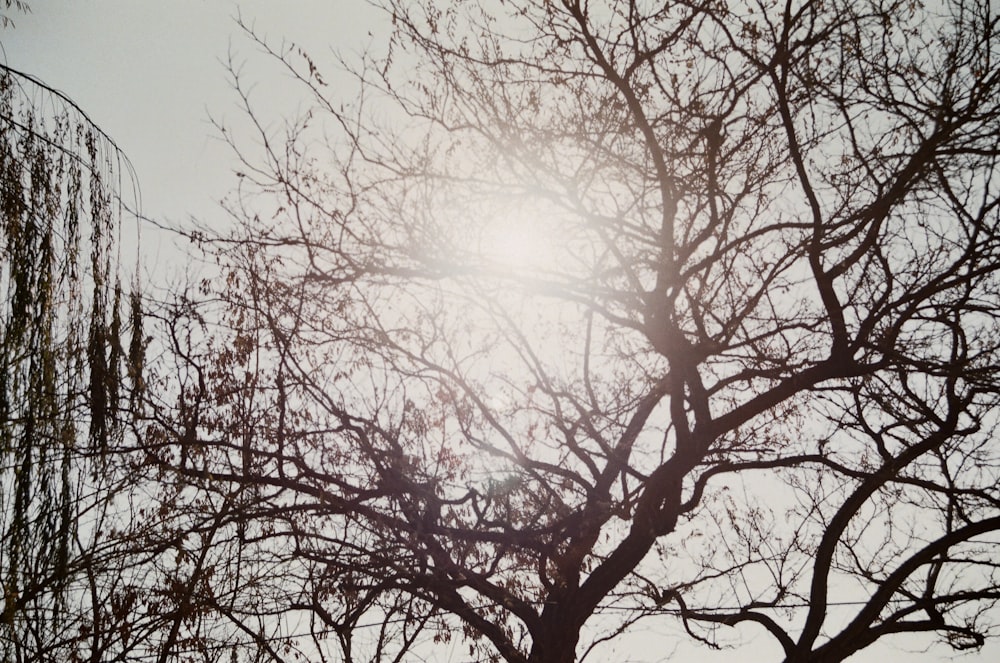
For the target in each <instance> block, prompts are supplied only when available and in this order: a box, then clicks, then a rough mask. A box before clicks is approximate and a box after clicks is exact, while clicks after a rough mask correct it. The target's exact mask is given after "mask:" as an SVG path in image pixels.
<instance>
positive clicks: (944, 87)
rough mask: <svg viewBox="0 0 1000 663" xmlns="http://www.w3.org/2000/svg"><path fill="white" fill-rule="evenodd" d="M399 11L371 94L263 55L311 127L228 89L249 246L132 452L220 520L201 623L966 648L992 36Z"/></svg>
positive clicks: (839, 6) (980, 564)
mask: <svg viewBox="0 0 1000 663" xmlns="http://www.w3.org/2000/svg"><path fill="white" fill-rule="evenodd" d="M386 9H387V12H389V14H390V15H391V20H392V25H393V32H392V36H391V39H390V40H389V42H388V44H387V46H386V49H385V50H384V51H381V52H377V53H372V54H369V55H368V56H367V57H365V58H363V59H362V61H361V62H360V63H355V64H354V65H353V68H352V71H354V72H355V75H356V81H357V86H358V87H357V91H356V92H352V93H350V94H344V90H343V89H330V88H329V87H327V86H326V83H325V81H326V79H325V78H324V74H323V73H322V66H321V64H320V65H317V63H316V62H314V61H313V59H311V57H310V56H309V55H307V54H305V53H303V52H301V51H300V50H298V49H296V48H295V47H294V46H288V45H285V46H281V47H278V46H275V45H272V44H269V43H268V42H266V41H265V40H263V39H261V40H259V45H260V46H261V47H262V48H264V49H265V50H266V51H268V52H269V53H271V55H273V56H274V57H275V58H276V59H277V61H278V62H279V63H280V64H281V65H282V66H284V67H286V68H287V71H288V72H289V73H290V74H291V75H292V76H294V77H295V78H296V79H297V80H298V82H299V83H300V84H301V85H302V86H303V89H304V90H305V91H306V92H307V93H308V94H309V95H310V97H311V99H312V106H311V107H310V108H308V110H307V111H306V112H304V113H303V115H302V116H301V117H299V118H297V119H293V120H291V121H289V122H288V123H287V125H286V126H287V131H285V132H283V133H279V132H277V131H274V130H273V129H272V128H270V127H272V126H273V125H272V124H269V123H268V122H267V121H266V119H265V118H263V117H262V115H261V114H260V112H259V111H257V109H256V108H255V106H254V104H253V97H252V95H251V94H250V93H249V91H248V88H247V87H246V86H245V84H244V81H243V79H242V78H241V76H240V75H239V73H238V72H234V84H235V86H236V88H237V91H238V92H239V93H240V95H241V98H242V99H243V101H244V102H245V104H246V109H247V111H248V115H249V118H250V119H251V120H252V121H251V123H250V124H249V125H248V126H249V127H250V128H251V130H254V131H257V132H259V133H258V134H257V135H256V136H255V137H254V139H253V141H252V142H253V143H254V144H257V145H260V146H261V149H260V150H259V151H257V152H253V151H251V150H249V149H248V147H247V146H248V145H249V144H250V142H251V141H249V140H242V141H241V140H240V139H239V138H238V137H237V136H238V135H239V131H236V130H234V129H233V128H232V127H223V130H224V135H227V136H230V137H231V140H232V142H233V146H234V148H235V149H236V150H237V153H238V154H239V155H241V156H242V158H243V159H244V168H243V170H242V172H240V173H239V177H240V178H241V186H240V189H239V191H238V193H237V195H236V196H235V197H234V198H233V200H232V201H231V204H230V207H229V209H230V212H231V214H232V217H233V219H234V221H235V222H236V223H237V225H238V226H239V229H238V230H237V231H236V232H235V233H234V234H232V235H229V236H225V237H216V238H215V240H214V241H211V238H210V237H209V240H210V241H208V242H207V244H206V247H207V249H208V250H209V251H210V252H211V253H214V255H215V257H216V259H217V260H218V261H219V263H220V264H221V265H222V269H223V271H224V273H225V275H226V278H225V280H224V282H220V287H218V288H215V287H213V286H212V284H206V291H207V292H208V293H209V298H210V300H211V302H212V306H213V309H212V310H214V311H216V314H217V317H214V318H212V320H213V322H211V324H209V323H207V322H206V325H208V326H205V327H203V328H202V331H197V330H192V328H191V325H193V324H194V322H192V321H191V320H190V319H185V321H183V322H182V321H178V320H177V319H176V318H175V319H174V321H173V322H174V324H173V327H174V328H175V329H178V330H184V334H181V333H179V332H178V333H176V334H175V335H174V338H175V340H176V341H177V344H176V346H175V352H174V353H173V359H172V360H171V362H172V364H171V366H170V367H166V366H161V368H160V370H161V371H162V373H161V375H162V376H163V377H162V379H164V380H166V379H168V378H167V377H166V376H168V375H169V376H170V378H169V379H171V380H174V381H175V383H176V384H179V385H181V386H180V392H179V393H178V394H177V400H176V403H174V408H173V409H170V408H167V409H166V410H164V411H163V413H162V414H161V415H160V417H159V421H158V422H157V423H156V425H154V426H152V428H151V429H150V432H149V433H148V437H147V438H146V439H147V441H148V440H150V439H151V440H154V442H152V443H149V442H147V443H148V444H149V445H150V446H149V447H148V448H149V449H150V450H151V452H152V453H153V454H154V455H155V457H156V463H157V467H158V468H161V469H162V468H169V471H171V472H174V473H175V474H176V475H177V476H179V477H182V481H183V484H184V489H183V490H184V491H186V494H188V495H189V496H190V499H189V500H187V501H186V502H185V503H186V504H187V505H188V506H189V507H190V506H191V505H194V504H195V502H196V501H197V500H201V501H202V502H203V505H207V507H206V508H208V509H209V511H210V513H211V514H213V515H212V520H211V523H212V525H211V529H210V531H209V533H208V534H205V533H202V534H201V536H200V539H199V541H200V543H199V544H198V546H194V549H197V550H200V552H199V553H198V554H199V555H201V557H199V559H200V560H202V559H204V560H208V559H211V560H214V561H213V562H211V563H209V562H205V564H207V565H208V566H200V567H196V568H195V569H194V570H193V571H192V572H191V576H190V577H191V578H192V579H193V578H194V577H195V576H196V575H198V574H199V573H200V574H204V573H205V571H204V569H206V568H212V569H213V570H214V576H213V580H211V581H209V580H207V579H206V580H204V582H203V583H202V584H201V585H200V587H201V589H199V590H198V592H197V595H198V597H200V598H199V600H201V601H203V602H207V603H206V605H208V606H209V607H210V611H211V610H214V611H216V612H215V613H213V614H215V615H216V616H219V615H221V616H223V617H224V618H225V619H226V620H230V621H232V622H234V623H236V624H237V625H239V627H240V628H241V629H242V630H243V631H244V632H245V633H247V634H251V633H252V634H253V636H252V637H254V638H257V639H258V641H257V642H258V643H259V642H260V641H261V640H267V641H269V642H271V641H273V640H272V639H270V638H269V637H268V636H267V635H265V633H266V632H270V631H268V629H271V628H275V629H277V628H278V627H277V626H276V624H277V623H278V622H279V616H281V618H282V619H285V620H286V621H284V622H283V623H284V624H285V626H286V627H287V628H288V631H287V632H294V631H295V629H294V628H291V627H290V626H288V625H289V624H292V623H296V624H300V625H302V626H303V627H304V626H305V625H306V624H308V625H309V626H308V628H306V629H305V631H303V632H308V633H311V634H313V635H314V636H315V637H316V640H315V641H314V642H313V644H310V645H307V644H303V641H301V640H300V641H298V642H299V646H301V647H306V648H307V649H306V650H307V651H311V650H310V649H308V648H309V647H320V648H326V647H327V646H328V645H327V644H326V642H327V640H332V641H334V642H336V643H339V647H340V649H341V652H340V654H339V655H340V656H343V657H344V658H345V659H347V660H392V659H393V657H396V658H397V659H399V658H402V657H404V655H405V651H406V650H407V649H408V648H410V647H413V646H424V647H432V646H433V645H434V643H438V644H441V643H448V642H449V641H451V640H452V639H454V638H459V637H461V638H462V639H463V640H466V641H467V642H468V644H469V652H470V654H471V655H472V656H473V657H474V658H476V659H477V660H479V659H483V660H497V659H502V660H506V661H511V662H521V661H572V660H577V659H579V658H583V657H584V656H585V655H587V654H588V653H591V652H592V651H596V650H599V648H600V647H601V645H602V643H605V642H607V641H609V640H612V641H613V640H615V639H617V638H627V637H628V632H629V630H630V629H631V628H632V627H633V625H634V624H635V623H637V622H639V621H640V620H644V619H648V620H667V619H671V620H679V623H680V624H681V625H682V626H683V628H684V629H685V630H686V631H687V633H688V634H689V635H690V637H692V638H694V639H696V640H697V641H700V642H702V643H704V644H705V645H707V646H715V645H717V644H718V643H720V642H725V639H724V638H725V634H724V633H722V632H721V631H720V629H722V628H723V627H731V626H734V625H742V624H744V623H745V624H747V625H748V626H753V627H756V628H759V629H762V630H763V631H764V632H766V633H767V634H769V635H770V636H771V637H773V638H774V640H775V641H776V642H777V643H778V645H779V646H780V649H781V650H782V651H783V652H784V659H785V660H786V661H840V660H843V659H845V658H846V657H848V656H850V655H851V654H853V653H855V652H857V651H858V650H860V649H863V648H865V647H867V646H868V645H870V644H872V643H873V642H875V641H877V640H880V639H882V638H884V637H887V636H892V635H896V634H912V633H914V632H929V633H934V634H936V635H938V636H939V637H940V638H941V639H942V640H943V641H945V642H947V643H949V644H950V645H951V646H953V647H955V648H958V649H965V648H975V647H978V646H981V645H982V643H983V642H984V638H985V637H986V635H987V634H988V633H989V629H990V627H991V625H992V623H993V621H992V620H993V619H995V617H996V613H995V611H994V610H993V605H994V602H995V600H996V598H997V596H998V590H1000V587H998V584H997V581H998V577H997V571H996V559H997V549H996V546H995V543H993V541H994V540H995V533H996V531H997V529H998V527H1000V512H998V509H997V507H998V505H1000V503H998V497H1000V495H998V493H997V483H998V478H1000V477H998V475H997V470H998V465H997V461H998V455H997V454H998V449H997V447H996V445H995V443H994V441H993V437H994V427H995V424H996V421H995V412H996V406H997V396H998V391H997V386H998V382H997V375H996V371H997V368H996V367H997V366H998V365H1000V362H998V357H997V351H998V342H1000V335H998V331H1000V329H998V327H997V322H998V320H997V307H998V304H1000V301H998V299H997V285H998V282H997V274H996V270H997V268H998V267H997V266H998V265H1000V260H998V255H997V251H998V248H1000V247H998V244H997V234H996V232H997V222H998V215H997V202H998V197H997V196H998V188H997V179H996V176H997V156H998V139H1000V109H998V107H997V105H998V103H1000V94H998V85H1000V68H998V67H997V66H996V62H997V57H998V43H997V37H996V28H997V20H998V18H997V14H996V12H995V8H993V7H992V6H991V5H990V3H989V2H965V1H963V0H959V1H953V2H945V3H940V4H933V5H932V4H926V5H923V4H921V3H917V2H909V1H907V2H890V3H884V2H870V3H869V2H863V3H857V2H830V1H826V0H824V1H823V2H819V1H815V2H811V1H807V2H789V3H785V4H780V3H772V2H758V3H750V4H748V5H745V6H744V5H740V6H739V7H737V6H735V5H730V4H726V3H715V2H706V3H670V4H668V5H666V6H664V5H661V4H658V3H637V2H612V3H600V4H595V3H586V2H580V1H570V0H567V1H566V2H553V3H529V2H504V3H492V4H489V5H482V6H480V4H478V3H462V2H454V3H444V2H443V3H424V4H423V6H420V7H418V6H415V5H413V4H412V3H402V2H400V3H395V2H390V3H387V7H386ZM511 233H513V236H512V235H511ZM209 235H210V233H209ZM204 237H208V235H206V236H204ZM204 237H203V236H200V235H199V238H204ZM523 244H531V245H532V246H533V247H534V248H532V249H525V248H523V247H522V246H521V245H523ZM539 247H541V248H539ZM220 301H221V302H222V304H223V305H222V306H221V310H220V307H219V302H220ZM220 321H221V323H222V324H221V329H227V330H228V332H225V331H220V326H219V323H220ZM168 322H169V321H168ZM195 326H196V327H197V325H195ZM188 338H190V339H192V341H191V342H190V343H188V342H187V341H186V340H185V339H188ZM199 339H203V341H202V340H199ZM164 405H165V406H166V405H169V404H168V403H164ZM158 471H159V470H158ZM197 513H198V514H199V516H198V518H202V519H205V518H208V515H207V514H206V513H204V512H203V511H197ZM199 522H206V521H204V520H201V521H199ZM204 527H206V526H204V525H203V526H202V529H200V530H198V531H201V532H204ZM224 531H225V532H227V534H225V535H224V534H222V532H224ZM991 537H992V538H991ZM188 554H194V553H193V552H191V553H188ZM220 564H224V565H226V568H227V569H230V571H229V572H227V573H220V570H219V569H220V567H219V565H220ZM235 568H239V570H240V571H239V573H235V572H234V571H233V569H235ZM206 609H207V610H209V608H206ZM261 614H266V615H271V616H272V617H271V618H270V619H268V620H264V619H262V618H261V617H260V615H261ZM206 619H208V617H206ZM272 619H273V620H274V621H271V620H272ZM296 620H297V621H296ZM205 623H206V624H207V623H208V621H206V622H205ZM371 623H376V624H381V625H382V626H381V628H380V630H377V634H376V635H374V636H373V635H371V631H370V630H369V631H365V630H364V629H360V628H359V627H360V626H361V625H364V624H371ZM205 628H207V627H205ZM278 632H279V631H274V632H273V633H278ZM744 632H745V631H744ZM206 633H207V632H206ZM281 633H282V634H284V633H286V631H281ZM424 640H426V641H427V642H424V643H423V644H420V643H421V642H423V641H424ZM366 647H367V648H366Z"/></svg>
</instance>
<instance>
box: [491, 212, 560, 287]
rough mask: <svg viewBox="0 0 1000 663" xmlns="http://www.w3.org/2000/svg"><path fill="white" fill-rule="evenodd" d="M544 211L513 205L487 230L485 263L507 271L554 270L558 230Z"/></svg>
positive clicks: (496, 217) (493, 219)
mask: <svg viewBox="0 0 1000 663" xmlns="http://www.w3.org/2000/svg"><path fill="white" fill-rule="evenodd" d="M541 214H542V212H541V211H540V210H537V209H535V210H532V209H527V208H523V207H519V206H512V207H510V208H508V209H506V210H503V211H502V212H501V213H498V214H497V215H496V216H495V217H493V218H491V219H490V222H489V223H488V225H486V227H485V228H484V229H483V234H482V236H481V240H480V246H479V250H480V253H481V255H482V257H483V259H484V262H485V263H486V264H487V265H489V266H492V267H496V268H498V269H501V270H504V271H518V272H521V271H550V270H552V269H554V268H555V263H556V262H557V261H558V260H559V254H560V244H559V242H558V238H557V237H556V234H555V231H554V230H553V228H551V227H550V224H548V223H546V222H545V220H544V219H543V218H541Z"/></svg>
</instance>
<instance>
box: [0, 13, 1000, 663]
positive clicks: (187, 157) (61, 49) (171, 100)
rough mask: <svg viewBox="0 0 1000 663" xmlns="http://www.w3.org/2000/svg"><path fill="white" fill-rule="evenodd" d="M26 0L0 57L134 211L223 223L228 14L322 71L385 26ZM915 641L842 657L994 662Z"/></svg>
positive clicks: (995, 654) (337, 17) (623, 648)
mask: <svg viewBox="0 0 1000 663" xmlns="http://www.w3.org/2000/svg"><path fill="white" fill-rule="evenodd" d="M28 1H29V4H30V5H31V8H32V12H31V13H30V14H28V15H18V14H12V17H13V18H14V20H15V23H16V27H15V28H13V29H12V28H6V29H4V30H3V31H2V32H0V43H2V45H3V50H4V57H5V58H6V62H7V64H8V65H9V66H11V67H13V68H15V69H19V70H22V71H25V72H27V73H30V74H32V75H34V76H36V77H37V78H39V79H41V80H42V81H44V82H45V83H47V84H49V85H51V86H52V87H55V88H57V89H59V90H61V91H62V92H64V93H65V94H66V95H68V96H69V97H70V98H72V99H73V100H74V101H76V102H77V103H78V104H79V105H80V106H81V107H82V108H83V109H84V110H85V112H86V113H87V114H88V115H89V116H90V117H91V119H92V120H93V121H94V122H96V123H97V124H98V125H99V126H100V127H101V128H102V129H104V130H105V131H106V132H107V133H108V134H109V135H110V136H112V137H113V139H114V140H115V141H116V142H117V143H118V145H119V146H120V147H121V148H122V150H123V151H124V152H125V153H126V154H127V155H128V157H129V159H130V160H131V162H132V163H133V165H134V167H135V170H136V174H137V176H138V179H139V183H140V186H141V191H142V206H143V212H144V213H145V214H146V215H147V216H150V217H153V218H156V219H161V220H164V221H166V222H168V223H183V222H185V221H186V219H188V218H189V217H195V218H197V219H198V220H199V221H201V222H202V223H206V224H212V223H213V220H214V219H217V220H218V222H220V223H221V222H223V218H224V217H223V214H222V213H221V211H220V209H219V200H220V199H221V198H222V197H223V196H225V194H226V193H227V192H228V191H229V189H230V188H231V186H232V184H233V182H234V179H233V177H232V175H231V170H232V162H231V159H230V157H229V153H228V150H227V148H226V147H225V146H224V145H223V144H222V143H221V142H220V141H219V140H218V136H217V132H216V130H215V129H214V127H213V126H212V125H211V123H210V121H209V118H210V116H214V117H216V118H220V119H226V118H229V117H237V116H239V111H238V109H237V108H236V104H235V96H234V94H233V92H232V90H231V89H230V87H229V86H228V83H227V76H226V71H225V67H224V66H223V62H224V61H225V60H226V59H227V57H228V54H229V53H233V54H234V56H235V58H236V59H237V60H238V61H244V60H245V61H247V69H246V73H247V74H248V76H249V78H251V79H252V78H253V77H254V69H253V67H254V65H255V63H257V62H261V61H262V60H261V58H260V57H259V56H258V55H257V53H256V50H255V47H254V46H253V45H252V44H250V43H249V42H248V41H247V40H246V38H245V37H244V36H242V35H241V32H240V29H239V28H238V27H237V25H236V24H235V21H234V17H235V16H236V15H237V14H240V15H242V16H243V18H244V20H246V21H247V22H252V23H255V24H256V26H257V28H258V31H259V32H260V33H262V34H266V35H268V36H269V37H270V38H272V39H274V40H277V41H280V40H281V39H282V38H285V39H288V40H291V41H294V42H296V43H297V44H301V45H302V46H304V47H305V48H306V49H307V50H308V51H309V52H310V54H311V55H312V56H313V58H314V59H315V60H316V62H317V64H319V65H320V66H321V68H322V63H323V62H324V60H325V59H327V58H328V54H329V52H330V49H331V48H336V49H339V50H342V51H347V52H350V51H356V50H358V49H360V48H362V47H363V46H364V44H366V43H368V42H370V41H372V40H377V39H379V38H380V37H381V36H382V35H381V34H380V33H381V31H382V30H381V29H380V27H379V26H380V25H384V22H383V23H380V18H379V16H378V15H377V13H376V12H373V11H372V10H371V8H369V7H368V6H367V5H366V3H365V2H364V1H363V0H326V1H309V2H292V1H284V2H278V1H276V0H275V1H273V2H264V1H253V2H239V3H235V2H226V1H222V0H158V1H145V0H143V1H140V0H115V1H111V0H93V1H70V0H28ZM324 71H325V72H328V71H329V70H327V69H324ZM328 82H329V80H328ZM263 85H264V84H263V83H262V86H263ZM255 94H257V95H260V98H262V99H266V98H267V95H268V94H269V91H268V90H267V89H266V87H259V88H258V89H257V90H255ZM147 248H150V247H147ZM155 249H156V247H152V250H153V252H154V253H155ZM151 260H160V261H163V260H164V258H163V256H162V255H160V256H156V255H153V257H152V258H151ZM647 624H648V625H649V626H650V627H651V628H652V630H654V631H659V632H660V633H661V634H665V635H667V636H668V639H669V637H672V636H673V635H679V634H678V633H677V631H676V630H675V626H674V625H667V624H664V625H663V627H662V628H661V627H659V626H657V625H656V624H654V623H653V622H647ZM748 632H753V631H748ZM641 640H642V639H641V638H640V639H630V638H625V639H623V640H622V641H620V643H619V646H618V647H616V649H617V654H616V655H617V656H620V657H621V660H626V659H628V658H636V659H640V660H657V659H658V658H659V657H660V656H665V655H666V654H667V652H668V650H665V649H663V648H662V647H661V645H662V644H663V641H660V642H659V643H658V644H657V645H656V646H657V649H655V650H650V649H649V645H648V641H646V642H644V643H643V644H641V645H639V644H637V643H639V642H640V641H641ZM633 644H635V645H636V646H633ZM925 644H926V641H925V640H923V639H921V640H920V641H913V642H911V643H906V642H905V641H901V640H897V641H895V645H896V646H895V647H886V646H879V647H877V648H875V647H873V648H872V649H871V650H870V651H867V652H865V653H863V654H861V655H859V656H857V657H856V658H854V659H851V660H852V661H857V662H858V663H866V662H872V663H890V662H895V661H901V662H910V661H912V662H915V663H932V662H936V661H949V660H960V661H968V662H969V663H973V662H975V663H979V662H984V663H985V662H987V661H990V662H992V661H998V660H1000V646H997V645H995V644H994V645H992V646H990V647H988V648H987V649H986V650H984V651H983V652H980V653H978V654H972V655H967V656H958V655H954V656H953V655H952V653H951V652H950V650H948V649H947V648H944V649H941V648H938V649H935V650H934V653H933V654H920V653H918V652H917V651H914V649H919V648H921V647H922V646H923V645H925ZM642 650H645V651H642ZM776 655H777V648H776V647H775V646H774V645H773V642H772V641H770V640H769V639H768V638H766V637H764V636H759V637H757V638H755V639H754V641H753V643H752V644H751V646H750V647H747V648H744V649H741V650H739V651H738V652H728V653H725V654H708V653H706V652H704V651H702V653H701V654H697V655H691V654H690V650H683V653H682V654H681V655H680V656H679V657H678V658H676V659H675V660H697V661H703V662H705V663H708V662H710V661H724V660H730V661H735V660H739V661H741V662H744V663H755V662H756V661H760V662H762V663H763V662H765V661H767V662H771V661H775V660H777V658H776Z"/></svg>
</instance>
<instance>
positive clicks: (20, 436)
mask: <svg viewBox="0 0 1000 663" xmlns="http://www.w3.org/2000/svg"><path fill="white" fill-rule="evenodd" d="M8 4H9V3H8ZM17 4H19V5H20V3H17ZM123 164H126V165H125V166H123ZM122 177H131V172H130V171H129V170H128V168H127V162H124V161H123V157H122V155H121V152H120V151H119V150H118V148H117V146H116V145H115V144H114V143H113V142H112V141H111V139H110V138H109V137H108V136H107V135H105V134H104V133H103V132H101V130H100V129H99V128H98V127H97V126H96V125H94V123H93V122H91V121H90V119H89V118H88V117H87V116H86V115H84V114H83V112H82V111H81V110H80V109H79V108H78V107H77V106H76V105H75V104H74V103H73V102H72V101H70V100H69V99H67V98H66V97H64V96H63V95H61V94H59V93H58V92H55V91H54V90H52V89H51V88H49V87H47V86H45V85H44V84H42V83H40V82H39V81H37V80H36V79H34V78H32V77H31V76H28V75H26V74H23V73H20V72H17V71H15V70H13V69H11V68H9V67H7V66H2V67H0V210H2V219H0V291H2V293H3V298H2V300H0V301H2V303H0V582H2V583H3V611H2V619H0V657H2V658H3V659H4V660H19V661H20V660H52V659H54V658H62V657H65V658H67V659H68V657H69V654H68V653H67V652H70V651H72V645H73V643H74V642H75V640H76V638H77V637H79V636H83V635H86V634H87V633H88V632H89V631H92V630H93V628H92V627H91V626H89V625H90V624H92V623H93V622H96V621H100V613H101V611H102V610H108V609H109V607H108V606H105V605H102V604H103V602H104V601H107V600H108V598H109V597H108V596H107V595H106V594H105V587H104V584H105V581H104V580H103V579H99V578H97V576H96V575H95V574H98V573H99V572H100V569H101V566H102V563H101V562H100V561H99V560H98V559H97V555H98V550H99V549H100V548H101V547H102V546H103V545H104V539H105V538H106V535H107V534H108V532H107V529H106V528H108V527H109V522H110V521H108V520H107V518H108V517H109V516H108V513H107V511H108V508H109V505H110V504H112V499H113V497H114V489H113V488H112V486H113V485H114V481H115V473H114V472H113V471H112V470H111V468H110V466H109V465H108V464H107V454H108V451H109V449H110V448H112V447H115V446H118V445H119V443H120V440H121V436H122V433H123V431H124V425H125V422H126V420H127V417H126V416H125V414H124V413H126V412H127V411H129V410H130V408H132V407H133V406H135V405H136V403H135V401H134V399H135V398H136V397H137V396H138V394H139V392H138V391H136V390H135V389H134V388H133V387H136V386H137V385H138V376H139V365H140V362H141V351H142V345H141V343H142V339H141V333H138V330H139V324H138V323H139V314H140V310H139V299H138V293H137V291H136V290H135V289H133V290H132V294H131V299H130V300H129V301H123V298H127V297H128V293H125V294H124V295H123V288H122V282H121V278H120V276H119V271H120V270H119V261H120V260H121V255H120V253H119V248H118V244H119V238H120V234H121V223H122V216H123V203H122V200H121V198H120V197H119V194H118V191H119V188H120V186H121V184H122V180H121V178H122ZM129 327H132V328H133V333H132V335H131V341H130V340H129V339H128V333H127V332H128V329H129ZM126 348H127V349H126ZM57 652H59V653H57ZM94 655H95V657H96V658H100V655H99V654H97V653H95V654H94ZM95 660H96V659H95Z"/></svg>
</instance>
